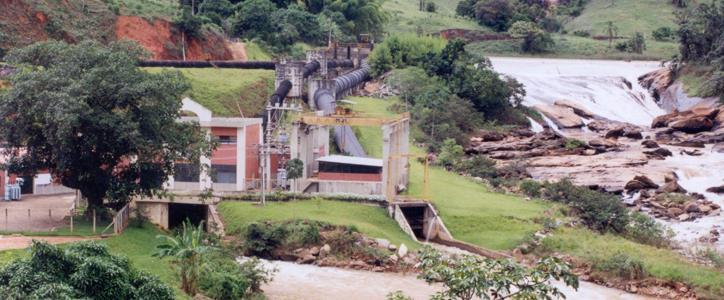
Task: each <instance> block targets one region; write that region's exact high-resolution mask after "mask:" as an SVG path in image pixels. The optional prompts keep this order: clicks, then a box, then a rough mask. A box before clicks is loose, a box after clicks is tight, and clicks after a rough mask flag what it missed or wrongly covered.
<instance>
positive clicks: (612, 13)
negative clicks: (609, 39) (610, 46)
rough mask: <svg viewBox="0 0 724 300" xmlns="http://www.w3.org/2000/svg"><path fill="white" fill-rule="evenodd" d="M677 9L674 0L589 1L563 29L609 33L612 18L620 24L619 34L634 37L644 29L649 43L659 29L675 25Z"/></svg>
mask: <svg viewBox="0 0 724 300" xmlns="http://www.w3.org/2000/svg"><path fill="white" fill-rule="evenodd" d="M612 3H613V4H612ZM674 10H675V8H674V6H673V5H672V4H671V1H660V0H615V1H612V0H589V1H588V3H587V4H586V8H585V9H584V10H583V13H582V14H581V15H580V16H578V17H577V18H575V19H573V20H571V21H570V22H568V23H565V25H564V28H565V29H566V30H568V32H573V31H576V30H585V31H588V32H590V33H591V35H606V34H605V32H606V28H607V26H608V22H609V21H611V22H613V24H614V25H615V26H616V27H618V33H619V35H622V36H631V35H632V34H633V33H634V32H641V33H643V34H644V35H645V36H646V38H647V42H648V39H649V38H650V36H651V32H652V31H654V30H655V29H656V28H659V27H662V26H667V27H671V28H676V25H675V24H674V20H675V18H674Z"/></svg>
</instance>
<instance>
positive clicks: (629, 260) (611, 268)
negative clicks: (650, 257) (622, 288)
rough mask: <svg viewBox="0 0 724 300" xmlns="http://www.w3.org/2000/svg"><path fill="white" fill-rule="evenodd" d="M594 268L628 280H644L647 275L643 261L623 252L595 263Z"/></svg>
mask: <svg viewBox="0 0 724 300" xmlns="http://www.w3.org/2000/svg"><path fill="white" fill-rule="evenodd" d="M594 268H595V269H597V270H599V271H603V272H607V273H610V274H613V275H616V276H618V277H621V278H624V279H628V280H639V279H644V278H645V277H646V276H647V275H648V272H647V270H646V266H645V265H644V263H643V261H641V260H640V259H637V258H633V257H630V256H629V255H628V254H626V253H623V252H617V253H615V254H614V255H613V256H611V257H609V258H607V259H605V260H603V261H599V262H597V263H595V264H594Z"/></svg>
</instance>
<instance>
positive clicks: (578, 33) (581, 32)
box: [573, 30, 591, 37]
mask: <svg viewBox="0 0 724 300" xmlns="http://www.w3.org/2000/svg"><path fill="white" fill-rule="evenodd" d="M573 35H575V36H580V37H590V36H591V32H589V31H587V30H576V31H574V32H573Z"/></svg>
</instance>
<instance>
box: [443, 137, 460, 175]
mask: <svg viewBox="0 0 724 300" xmlns="http://www.w3.org/2000/svg"><path fill="white" fill-rule="evenodd" d="M462 157H463V146H460V145H458V144H457V143H456V142H455V140H454V139H446V140H445V141H444V142H443V144H442V147H441V148H440V155H438V156H437V164H439V165H441V166H443V167H445V168H455V167H457V165H458V164H459V163H460V160H461V159H462Z"/></svg>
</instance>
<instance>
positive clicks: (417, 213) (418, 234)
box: [387, 201, 510, 259]
mask: <svg viewBox="0 0 724 300" xmlns="http://www.w3.org/2000/svg"><path fill="white" fill-rule="evenodd" d="M387 212H388V214H389V215H390V217H392V218H393V219H395V221H396V222H397V224H398V225H399V226H400V228H402V231H404V232H405V233H407V235H409V236H410V237H411V238H412V239H414V240H416V241H418V242H425V243H435V244H440V245H443V246H447V247H453V248H458V249H460V250H463V251H467V252H470V253H475V254H478V255H481V256H484V257H488V258H496V259H497V258H507V257H510V256H509V255H507V254H504V253H500V252H497V251H492V250H488V249H484V248H481V247H478V246H476V245H473V244H469V243H466V242H463V241H459V240H456V239H455V238H453V236H452V234H450V231H449V230H448V229H447V227H445V224H444V223H443V222H442V219H441V218H440V216H439V215H438V213H437V211H436V210H435V208H434V207H433V206H432V204H430V203H429V202H426V201H404V202H393V203H391V204H390V205H389V206H388V207H387Z"/></svg>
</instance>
